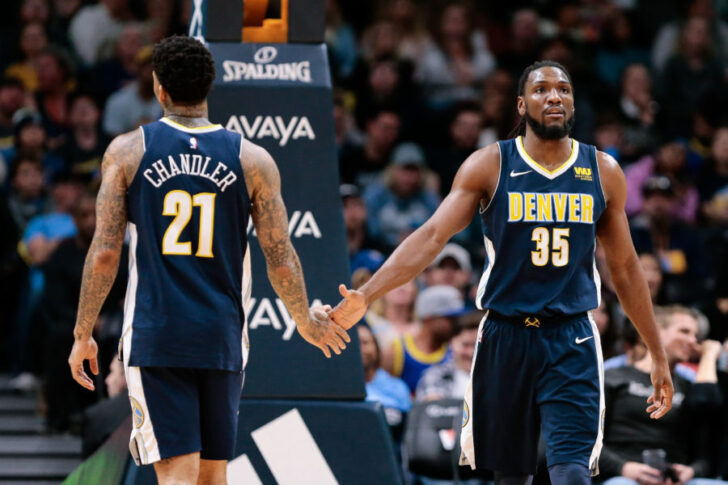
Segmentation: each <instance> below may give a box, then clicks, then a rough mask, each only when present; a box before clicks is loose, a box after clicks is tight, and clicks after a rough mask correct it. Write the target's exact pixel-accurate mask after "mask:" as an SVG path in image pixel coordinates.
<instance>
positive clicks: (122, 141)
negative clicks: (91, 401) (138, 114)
mask: <svg viewBox="0 0 728 485" xmlns="http://www.w3.org/2000/svg"><path fill="white" fill-rule="evenodd" d="M143 151H144V148H143V144H142V140H141V133H139V130H136V131H134V132H131V133H127V134H124V135H120V136H118V137H117V138H115V139H114V140H113V141H112V142H111V143H110V144H109V147H108V148H107V149H106V153H104V158H103V161H102V163H101V174H102V175H101V188H100V189H99V194H98V196H97V198H96V231H95V232H94V237H93V240H92V241H91V246H90V247H89V250H88V253H87V254H86V263H85V264H84V267H83V279H82V283H81V297H80V299H79V303H78V314H77V316H76V327H75V328H74V330H73V336H74V338H75V342H74V344H73V349H72V350H71V355H70V356H69V358H68V364H69V366H70V367H71V373H72V374H73V378H74V379H75V380H76V382H78V383H79V384H81V385H82V386H83V387H85V388H86V389H89V390H93V389H94V384H93V381H92V380H91V379H90V378H89V377H88V375H86V372H85V371H84V369H83V361H84V360H88V361H89V364H90V368H91V372H93V373H94V374H98V373H99V370H98V362H97V360H96V354H97V351H98V348H97V346H96V342H95V341H94V339H93V337H92V336H91V333H92V331H93V328H94V325H95V323H96V320H97V318H98V316H99V312H100V311H101V305H103V303H104V300H106V296H107V295H108V294H109V290H110V289H111V285H112V284H113V283H114V279H115V278H116V272H117V271H118V269H119V257H120V255H121V247H122V244H123V243H124V234H125V233H126V189H127V186H128V185H127V180H130V179H131V177H129V175H128V174H127V172H128V171H129V167H130V166H138V164H139V161H140V160H141V157H142V154H143ZM132 174H133V172H132Z"/></svg>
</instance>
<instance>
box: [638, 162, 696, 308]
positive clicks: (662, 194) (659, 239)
mask: <svg viewBox="0 0 728 485" xmlns="http://www.w3.org/2000/svg"><path fill="white" fill-rule="evenodd" d="M643 197H644V207H643V213H642V215H641V216H640V217H638V218H635V219H634V220H633V221H632V224H631V231H632V240H633V242H634V245H635V248H636V249H637V252H638V253H642V252H650V253H653V254H654V255H655V256H656V257H657V258H658V259H659V261H660V266H661V267H662V271H663V274H664V283H663V284H664V286H665V295H666V297H667V301H670V302H681V303H686V302H693V301H696V300H697V299H699V298H700V297H702V294H703V292H704V290H705V285H706V276H708V270H707V266H706V259H705V258H706V251H705V248H704V246H703V243H702V242H701V240H700V239H699V238H698V236H697V234H696V233H695V231H694V230H692V229H691V228H689V227H687V226H686V225H685V224H683V223H682V222H680V221H679V220H677V219H676V218H675V217H674V215H673V214H674V212H673V207H674V206H675V204H676V203H677V201H676V197H675V192H674V188H673V184H672V182H671V181H670V179H669V178H667V177H665V176H655V177H650V178H648V179H647V180H646V181H645V183H644V188H643Z"/></svg>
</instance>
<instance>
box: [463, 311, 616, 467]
mask: <svg viewBox="0 0 728 485" xmlns="http://www.w3.org/2000/svg"><path fill="white" fill-rule="evenodd" d="M603 381H604V377H603V364H602V351H601V344H600V341H599V331H598V330H597V327H596V324H595V323H594V321H593V319H592V318H591V314H590V313H589V314H587V313H582V314H578V315H573V316H567V317H562V318H560V319H554V320H550V321H549V320H546V319H543V318H540V319H537V318H535V317H529V318H528V319H525V318H524V319H516V318H512V317H503V316H501V315H495V314H494V313H493V312H489V313H488V314H486V316H485V317H484V318H483V321H482V322H481V324H480V330H479V332H478V343H477V348H476V351H475V356H474V359H473V364H472V372H471V382H470V385H469V386H468V389H467V391H466V396H465V405H464V410H463V433H462V436H461V448H462V453H461V459H460V463H461V464H463V465H470V466H471V467H473V468H477V469H488V470H493V471H498V472H501V473H503V474H506V475H533V474H534V473H535V472H536V463H537V460H538V454H537V448H538V441H539V435H540V433H543V437H544V439H545V442H546V462H547V465H548V466H549V467H551V466H553V465H558V464H561V463H575V464H581V465H584V466H586V467H588V468H589V469H590V470H591V473H592V475H596V474H597V473H598V468H597V465H598V460H599V453H600V452H601V447H602V435H603V426H604V386H603Z"/></svg>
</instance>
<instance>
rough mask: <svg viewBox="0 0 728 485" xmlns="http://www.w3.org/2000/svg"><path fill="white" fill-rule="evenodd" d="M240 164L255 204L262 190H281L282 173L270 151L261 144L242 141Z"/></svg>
mask: <svg viewBox="0 0 728 485" xmlns="http://www.w3.org/2000/svg"><path fill="white" fill-rule="evenodd" d="M241 143H242V146H241V147H240V164H241V165H242V167H243V174H244V176H245V185H246V186H247V188H248V194H249V195H250V199H251V201H253V203H254V204H255V201H256V199H258V198H259V196H260V194H261V192H262V191H266V192H267V191H268V190H271V189H272V190H273V191H276V192H278V191H280V174H279V172H278V166H277V165H276V163H275V161H274V160H273V157H271V156H270V153H268V151H267V150H266V149H265V148H263V147H262V146H260V145H256V144H255V143H253V142H251V141H249V140H246V139H245V138H243V139H242V141H241Z"/></svg>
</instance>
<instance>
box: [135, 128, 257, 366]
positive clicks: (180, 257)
mask: <svg viewBox="0 0 728 485" xmlns="http://www.w3.org/2000/svg"><path fill="white" fill-rule="evenodd" d="M140 129H141V130H142V133H143V135H144V156H143V157H142V160H141V163H140V165H139V169H138V170H137V173H136V176H135V177H134V179H133V180H132V182H131V184H130V186H129V189H128V191H127V203H128V211H127V214H128V219H129V224H128V229H129V236H130V243H129V283H128V288H127V297H126V302H125V308H124V330H123V356H124V359H125V362H127V365H129V366H139V367H144V366H149V367H187V368H197V369H221V370H227V371H237V372H239V371H240V370H241V369H242V368H243V366H244V362H245V359H246V354H247V336H246V333H245V332H246V329H245V310H244V309H245V300H246V298H248V297H249V295H250V285H251V281H250V256H249V252H248V249H247V241H248V238H247V234H246V229H247V226H248V218H249V214H250V199H249V196H248V190H247V187H246V185H245V177H244V175H243V169H242V166H241V163H240V152H241V149H242V138H241V136H240V135H239V134H237V133H234V132H231V131H228V130H225V129H224V128H223V127H222V126H220V125H210V126H206V127H199V128H189V127H185V126H183V125H180V124H177V123H175V122H174V121H172V120H170V119H168V118H162V119H161V120H159V121H155V122H153V123H150V124H148V125H144V126H142V127H141V128H140ZM127 359H128V360H127Z"/></svg>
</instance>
